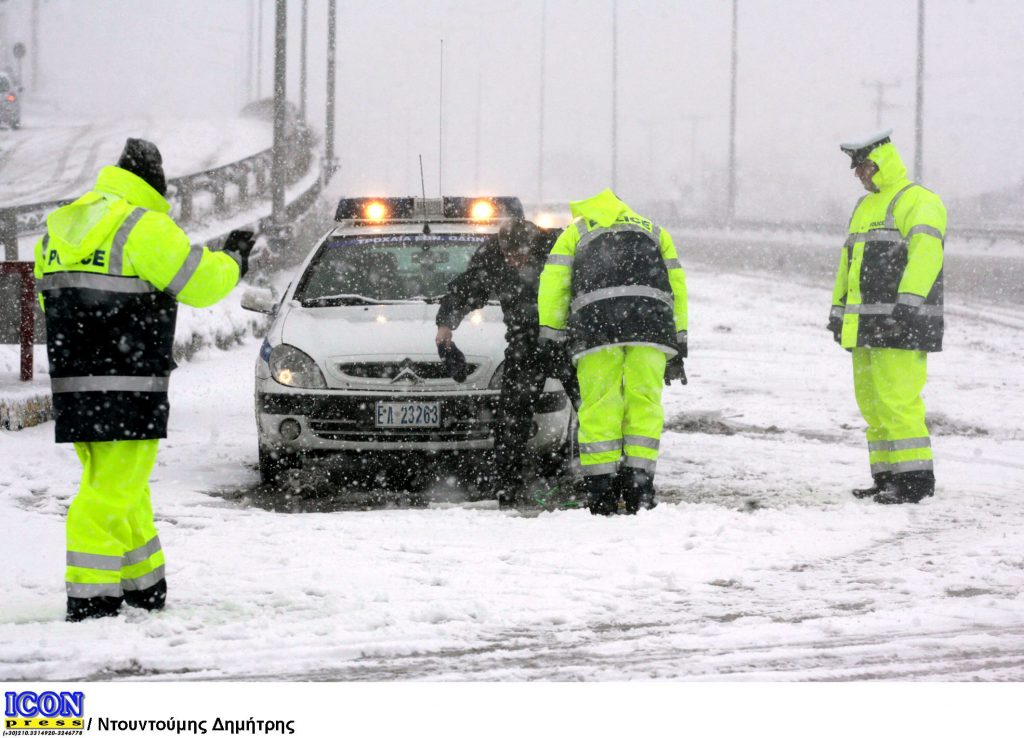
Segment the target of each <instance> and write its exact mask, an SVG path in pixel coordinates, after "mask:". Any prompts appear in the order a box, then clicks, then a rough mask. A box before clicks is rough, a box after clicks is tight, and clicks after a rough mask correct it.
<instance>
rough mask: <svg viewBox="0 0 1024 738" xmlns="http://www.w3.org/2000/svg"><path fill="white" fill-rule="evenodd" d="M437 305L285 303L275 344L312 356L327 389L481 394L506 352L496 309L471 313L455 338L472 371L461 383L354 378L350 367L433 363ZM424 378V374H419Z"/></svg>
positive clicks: (435, 358) (439, 379) (431, 379)
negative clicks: (285, 310)
mask: <svg viewBox="0 0 1024 738" xmlns="http://www.w3.org/2000/svg"><path fill="white" fill-rule="evenodd" d="M436 316H437V305H429V304H426V303H413V304H407V305H353V306H345V307H322V308H321V307H311V308H304V307H302V306H301V305H299V304H298V303H295V302H293V303H290V305H289V307H288V309H287V312H286V314H285V315H283V316H282V318H283V322H282V328H281V333H280V341H281V342H282V343H287V344H289V345H291V346H295V347H296V348H298V349H300V350H302V351H304V352H306V353H307V354H309V355H310V356H312V357H313V358H314V359H315V360H316V362H317V364H319V365H320V368H321V370H322V371H323V372H324V376H325V378H326V380H327V384H328V385H329V386H331V387H338V388H349V389H357V388H364V389H372V390H382V389H383V390H388V391H394V390H402V391H444V390H455V389H458V390H463V391H464V390H467V389H486V388H487V384H488V382H489V380H490V378H491V376H492V374H493V373H494V371H495V369H497V367H498V365H499V364H500V363H501V361H502V358H503V356H504V352H505V326H504V324H503V323H502V313H501V308H499V307H497V306H487V307H485V308H483V309H481V310H477V311H474V312H473V313H471V314H470V315H469V316H468V317H467V318H466V320H464V321H463V322H462V325H461V326H460V327H459V330H458V331H457V332H456V333H455V343H456V345H457V346H458V347H459V348H460V349H461V350H462V352H463V353H464V354H465V355H466V361H467V362H468V363H470V364H474V365H476V366H475V369H474V371H473V372H472V374H470V376H469V377H468V378H467V380H466V381H465V382H462V383H457V382H455V381H454V380H452V379H450V378H448V377H428V378H425V379H417V378H410V379H409V380H400V381H397V382H395V381H393V380H392V379H391V378H389V377H373V376H368V377H355V376H352V375H351V374H349V373H346V371H345V368H346V365H349V364H352V363H359V362H361V363H369V364H389V363H391V364H399V365H401V364H402V363H403V362H405V363H406V364H407V365H411V368H412V369H413V373H415V368H416V365H417V364H420V363H427V364H437V363H439V362H440V358H439V357H438V354H437V347H436V346H435V344H434V336H435V335H436V333H437V326H436V324H435V322H434V319H435V317H436ZM421 373H422V374H428V373H429V372H421Z"/></svg>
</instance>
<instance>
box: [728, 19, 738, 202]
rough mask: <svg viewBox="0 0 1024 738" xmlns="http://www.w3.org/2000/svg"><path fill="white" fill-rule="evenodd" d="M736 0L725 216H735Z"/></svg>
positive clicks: (733, 24)
mask: <svg viewBox="0 0 1024 738" xmlns="http://www.w3.org/2000/svg"><path fill="white" fill-rule="evenodd" d="M738 21H739V9H738V7H737V0H732V74H731V75H730V81H729V201H728V203H727V204H726V217H727V218H728V219H729V220H730V221H731V220H732V219H733V218H734V217H736V71H737V66H738V54H737V50H736V40H737V26H738V25H739V23H738Z"/></svg>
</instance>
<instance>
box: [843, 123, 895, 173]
mask: <svg viewBox="0 0 1024 738" xmlns="http://www.w3.org/2000/svg"><path fill="white" fill-rule="evenodd" d="M890 136H892V129H891V128H887V129H886V130H884V131H878V132H877V133H872V134H871V135H870V136H866V137H864V138H862V139H860V140H859V141H851V142H849V143H841V144H839V149H840V150H841V151H842V152H843V153H844V154H847V155H848V156H849V157H850V169H856V168H857V167H858V166H860V165H861V164H863V163H864V161H865V160H866V159H868V158H869V157H868V154H870V153H871V152H872V151H874V150H875V149H876V148H878V147H879V146H881V145H882V144H887V143H889V142H890V141H891V140H892V139H891V138H890Z"/></svg>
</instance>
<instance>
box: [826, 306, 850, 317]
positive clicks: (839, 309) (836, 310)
mask: <svg viewBox="0 0 1024 738" xmlns="http://www.w3.org/2000/svg"><path fill="white" fill-rule="evenodd" d="M845 312H846V307H845V306H844V305H833V306H832V309H831V310H830V311H829V317H831V318H841V317H843V313H845Z"/></svg>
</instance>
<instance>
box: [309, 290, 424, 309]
mask: <svg viewBox="0 0 1024 738" xmlns="http://www.w3.org/2000/svg"><path fill="white" fill-rule="evenodd" d="M299 302H300V303H302V306H303V307H311V306H315V305H316V304H318V303H324V302H335V303H338V304H340V305H408V304H409V303H413V302H417V300H415V299H412V300H378V299H377V298H375V297H366V296H365V295H356V294H350V293H344V294H338V295H318V296H317V297H303V298H300V299H299Z"/></svg>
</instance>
